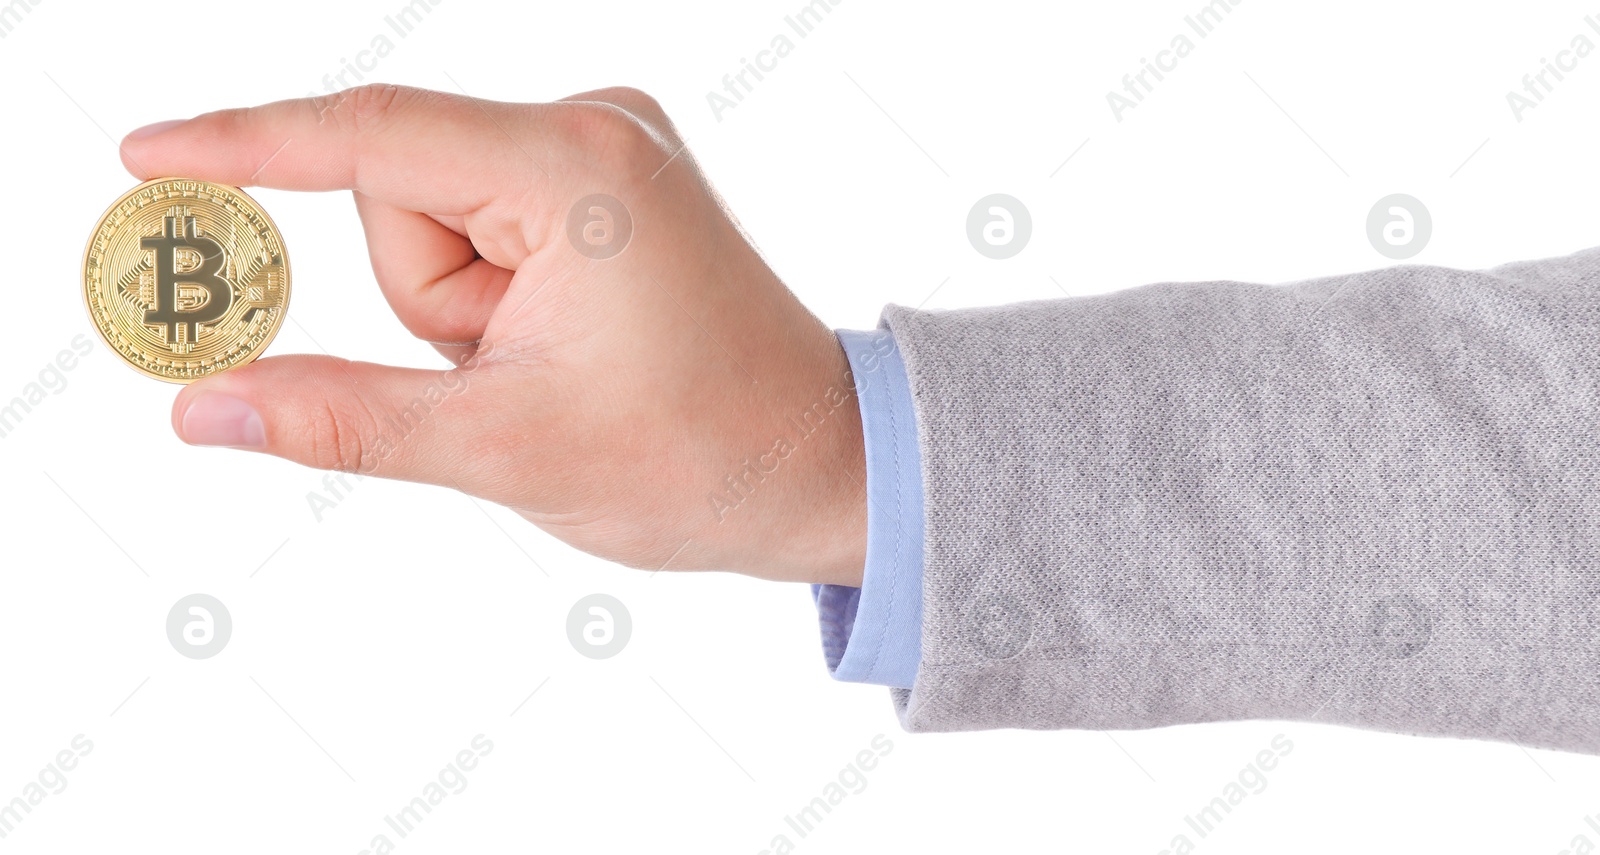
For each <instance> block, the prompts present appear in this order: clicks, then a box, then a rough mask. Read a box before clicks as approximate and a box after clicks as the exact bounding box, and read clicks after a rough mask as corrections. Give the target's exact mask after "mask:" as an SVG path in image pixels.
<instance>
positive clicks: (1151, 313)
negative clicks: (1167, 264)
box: [884, 250, 1600, 753]
mask: <svg viewBox="0 0 1600 855" xmlns="http://www.w3.org/2000/svg"><path fill="white" fill-rule="evenodd" d="M884 317H885V321H886V323H887V324H888V326H889V327H890V329H891V330H892V331H893V333H894V336H895V339H896V341H897V343H898V345H899V347H900V348H901V351H902V355H903V357H904V359H905V364H906V367H907V373H908V376H909V379H910V383H911V389H912V395H913V399H914V402H915V408H916V412H917V417H918V428H917V429H918V434H919V442H920V445H921V449H922V460H923V485H924V490H925V494H926V523H927V526H926V530H927V540H926V548H925V567H924V581H923V586H924V594H923V597H924V617H923V629H922V665H921V668H920V670H919V672H918V675H917V678H916V684H915V686H914V687H913V688H911V689H909V690H899V689H897V690H894V700H895V704H896V706H897V708H898V711H899V714H900V717H901V720H902V723H903V724H904V725H905V726H906V727H907V728H908V729H910V730H914V731H933V730H966V729H977V728H994V727H1022V728H1062V727H1070V728H1090V729H1121V728H1145V727H1156V726H1161V725H1168V724H1175V723H1180V722H1200V721H1214V720H1223V719H1255V718H1268V719H1291V720H1316V721H1322V722H1332V723H1342V724H1346V725H1352V726H1357V727H1364V728H1375V729H1382V730H1389V731H1399V732H1404V733H1420V734H1432V735H1441V736H1458V737H1476V738H1487V739H1499V740H1509V741H1515V742H1517V743H1520V744H1522V745H1526V746H1542V747H1549V748H1558V749H1566V750H1572V751H1583V752H1591V753H1600V250H1590V251H1587V252H1583V253H1579V254H1577V255H1574V256H1571V257H1567V258H1560V259H1551V260H1546V261H1536V262H1525V263H1518V264H1510V265H1505V266H1502V267H1498V268H1494V269H1492V270H1485V271H1463V270H1447V269H1442V268H1434V267H1412V266H1407V267H1398V268H1392V269H1388V270H1379V271H1374V272H1369V273H1359V274H1354V275H1349V276H1339V277H1332V278H1326V279H1316V280H1310V281H1305V282H1298V283H1294V284H1290V285H1283V286H1263V285H1252V284H1245V283H1239V282H1207V283H1190V284H1158V285H1149V286H1145V287H1141V288H1135V289H1131V290H1127V291H1121V292H1118V293H1113V294H1108V295H1103V296H1092V297H1082V298H1074V299H1066V300H1054V301H1048V302H1036V303H1024V304H1019V305H1012V306H1004V307H998V308H985V309H968V310H960V311H948V312H922V311H914V310H911V309H906V308H902V307H895V306H891V307H890V308H889V309H887V310H886V312H885V316H884Z"/></svg>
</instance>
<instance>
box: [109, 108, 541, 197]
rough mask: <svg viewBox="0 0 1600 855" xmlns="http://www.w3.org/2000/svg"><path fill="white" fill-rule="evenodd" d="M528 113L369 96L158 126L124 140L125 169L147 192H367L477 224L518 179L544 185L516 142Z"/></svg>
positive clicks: (524, 146) (524, 147) (208, 116)
mask: <svg viewBox="0 0 1600 855" xmlns="http://www.w3.org/2000/svg"><path fill="white" fill-rule="evenodd" d="M518 109H521V110H524V111H526V110H528V109H530V108H528V107H524V106H521V105H516V106H514V105H510V104H503V103H499V102H491V101H478V100H476V99H468V98H465V97H461V96H456V95H449V94H446V93H441V92H429V91H426V90H422V89H411V88H406V87H400V86H386V85H369V86H362V87H359V88H356V89H350V90H346V91H344V92H340V93H337V94H334V95H328V96H318V97H314V98H296V99H291V100H287V101H277V102H274V103H271V104H265V105H262V106H259V107H246V108H242V109H232V110H220V111H217V112H214V113H206V114H204V115H201V116H197V117H195V118H193V119H188V120H184V121H178V122H161V123H159V124H156V125H149V126H146V127H144V128H140V129H139V130H136V131H134V132H133V133H131V134H129V135H128V136H127V137H126V138H125V139H124V140H123V142H122V147H121V150H122V162H123V165H124V166H126V167H127V169H128V171H129V172H131V173H133V174H134V175H135V176H136V177H138V178H139V179H141V180H149V179H151V178H156V177H160V176H167V175H172V176H183V177H186V178H198V179H203V180H207V181H216V182H219V183H223V184H232V185H235V186H239V187H246V186H254V187H271V188H276V189H282V190H359V191H360V192H361V193H363V194H365V195H367V196H370V197H372V198H374V199H381V200H383V201H385V202H388V203H390V204H392V205H396V206H398V207H402V208H406V209H408V210H412V211H419V212H425V213H432V214H443V215H457V214H465V213H468V212H471V211H475V210H477V209H479V208H482V207H483V206H484V205H485V204H487V203H488V202H489V201H490V200H491V199H493V198H494V197H495V195H496V193H497V191H500V190H503V189H504V187H505V185H506V179H507V176H508V175H515V174H517V172H519V171H522V172H526V171H530V170H531V171H533V172H534V177H539V175H538V170H534V169H533V166H532V165H531V164H530V163H529V161H528V155H527V154H526V151H527V144H526V143H519V142H518V141H517V140H515V139H514V138H513V137H512V136H511V134H513V133H518V134H525V133H527V132H528V130H529V128H531V127H533V123H532V122H530V121H528V117H527V116H519V115H517V114H516V112H515V111H516V110H518ZM497 114H498V115H497Z"/></svg>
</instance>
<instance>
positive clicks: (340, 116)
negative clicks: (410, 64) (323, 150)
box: [311, 83, 420, 132]
mask: <svg viewBox="0 0 1600 855" xmlns="http://www.w3.org/2000/svg"><path fill="white" fill-rule="evenodd" d="M419 97H420V93H419V91H418V90H415V89H410V88H408V87H405V86H395V85H393V84H389V83H367V84H364V85H361V86H355V87H352V88H349V89H344V90H341V91H339V92H333V93H330V94H327V95H318V96H315V97H313V98H312V99H311V108H312V109H313V110H314V111H315V112H316V118H317V122H318V123H319V124H321V123H326V122H333V123H335V124H336V125H337V126H338V127H339V128H341V129H343V130H348V131H352V132H361V131H364V130H368V129H370V128H372V127H373V126H374V125H378V124H381V123H383V122H384V121H386V120H388V119H390V118H392V117H393V116H394V115H395V114H397V113H399V112H400V111H401V110H403V109H405V107H406V106H408V105H409V104H411V103H413V102H414V101H416V100H418V98H419Z"/></svg>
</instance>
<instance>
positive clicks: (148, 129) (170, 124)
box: [128, 119, 189, 140]
mask: <svg viewBox="0 0 1600 855" xmlns="http://www.w3.org/2000/svg"><path fill="white" fill-rule="evenodd" d="M187 121H189V120H188V119H170V120H168V121H165V122H156V123H155V124H153V125H145V126H144V127H142V128H139V129H137V130H135V131H133V132H132V133H130V134H128V139H130V140H142V139H146V138H148V137H153V136H155V135H156V134H159V133H161V132H163V131H170V130H172V129H173V128H176V127H177V126H179V125H181V124H183V123H184V122H187Z"/></svg>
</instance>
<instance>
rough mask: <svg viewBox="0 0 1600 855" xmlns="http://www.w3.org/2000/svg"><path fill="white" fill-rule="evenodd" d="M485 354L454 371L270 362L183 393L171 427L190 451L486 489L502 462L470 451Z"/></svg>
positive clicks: (310, 360)
mask: <svg viewBox="0 0 1600 855" xmlns="http://www.w3.org/2000/svg"><path fill="white" fill-rule="evenodd" d="M482 356H483V352H482V351H481V350H480V351H479V352H478V353H476V354H474V355H472V356H471V357H468V358H466V359H464V360H463V362H462V364H461V365H459V366H457V367H455V368H451V369H449V370H448V371H430V370H423V369H415V368H395V367H392V366H388V365H376V364H373V363H370V362H351V361H348V360H344V359H337V358H334V357H330V356H309V355H293V356H278V357H272V358H270V359H262V360H258V361H256V362H253V363H251V364H249V365H246V366H243V367H241V368H238V369H235V370H232V371H228V372H226V373H224V374H218V375H214V376H212V377H208V378H206V379H204V380H200V381H197V382H195V383H193V384H191V385H189V386H187V387H185V388H184V390H183V391H182V392H180V393H179V394H178V399H177V401H175V402H174V403H173V406H172V427H173V429H174V430H175V431H177V433H178V436H179V437H181V438H182V439H183V441H184V442H187V443H189V444H190V445H210V446H227V447H230V448H243V449H249V450H253V451H264V452H266V453H268V454H272V455H276V456H278V457H282V458H285V459H287V460H292V461H294V462H296V463H300V464H303V465H305V466H311V467H315V468H317V469H336V470H340V471H345V472H356V473H360V474H362V475H378V476H380V477H384V478H399V479H403V480H407V481H422V482H426V483H431V484H440V485H450V486H456V485H461V486H463V488H465V489H469V490H470V489H471V486H470V485H471V484H475V483H476V484H482V483H484V478H485V476H486V475H489V473H488V472H487V471H482V470H486V469H487V468H488V467H490V466H493V465H495V464H496V463H499V461H490V460H483V459H478V460H475V459H474V458H473V455H472V454H470V451H469V450H470V449H472V448H473V447H475V446H477V445H478V443H477V442H476V441H475V440H476V439H477V438H478V437H477V436H476V435H477V434H479V433H481V431H479V430H478V429H476V428H475V427H474V419H473V418H472V417H471V415H470V414H471V413H472V412H473V411H474V409H475V403H474V402H473V401H472V400H471V399H472V398H473V397H474V396H475V395H480V394H481V392H479V391H477V390H475V386H477V385H480V384H481V383H482V382H483V381H484V380H486V379H487V377H486V375H488V374H489V373H490V372H488V371H487V370H486V369H485V368H484V366H483V363H482V361H481V358H482Z"/></svg>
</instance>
